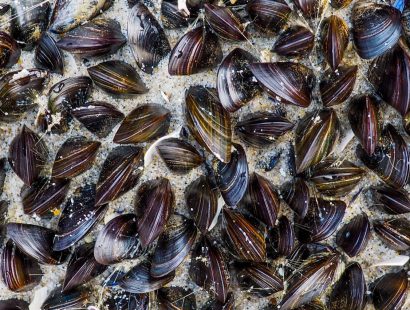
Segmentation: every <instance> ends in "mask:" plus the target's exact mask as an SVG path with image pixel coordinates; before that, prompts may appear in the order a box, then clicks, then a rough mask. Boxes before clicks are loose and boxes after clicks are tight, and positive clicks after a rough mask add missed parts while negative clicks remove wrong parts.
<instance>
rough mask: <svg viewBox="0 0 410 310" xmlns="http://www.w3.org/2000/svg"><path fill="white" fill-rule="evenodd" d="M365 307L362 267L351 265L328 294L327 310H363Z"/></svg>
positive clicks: (364, 282)
mask: <svg viewBox="0 0 410 310" xmlns="http://www.w3.org/2000/svg"><path fill="white" fill-rule="evenodd" d="M365 306H366V280H365V278H364V274H363V270H362V267H360V265H359V264H358V263H351V264H350V265H349V266H348V267H347V268H346V269H345V271H344V272H343V274H342V276H341V277H340V279H339V280H338V281H337V282H336V284H335V286H334V287H333V290H332V293H331V294H330V298H329V302H328V308H329V310H352V309H355V310H363V309H364V308H365Z"/></svg>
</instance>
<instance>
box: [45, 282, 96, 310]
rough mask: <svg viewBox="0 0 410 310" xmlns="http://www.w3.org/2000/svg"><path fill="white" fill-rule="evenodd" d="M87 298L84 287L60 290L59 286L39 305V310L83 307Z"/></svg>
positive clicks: (65, 309)
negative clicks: (65, 290) (67, 290)
mask: <svg viewBox="0 0 410 310" xmlns="http://www.w3.org/2000/svg"><path fill="white" fill-rule="evenodd" d="M88 298H89V293H88V292H87V291H85V290H84V289H72V290H71V291H69V292H64V291H62V289H61V287H58V288H56V289H54V290H53V291H52V292H51V293H50V295H49V296H48V297H47V299H46V300H45V301H44V303H43V305H42V306H41V310H71V309H83V308H84V306H85V305H86V303H87V300H88Z"/></svg>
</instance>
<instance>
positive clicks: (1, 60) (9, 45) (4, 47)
mask: <svg viewBox="0 0 410 310" xmlns="http://www.w3.org/2000/svg"><path fill="white" fill-rule="evenodd" d="M20 54H21V50H20V47H19V46H18V44H17V42H16V40H14V39H13V38H12V37H11V36H10V35H9V34H8V33H7V32H4V31H0V68H10V67H12V66H13V65H15V64H16V63H17V61H18V60H19V58H20Z"/></svg>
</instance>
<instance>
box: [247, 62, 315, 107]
mask: <svg viewBox="0 0 410 310" xmlns="http://www.w3.org/2000/svg"><path fill="white" fill-rule="evenodd" d="M250 68H251V71H252V73H253V75H254V76H255V78H256V79H257V80H258V82H259V84H260V85H261V86H262V87H263V89H264V90H265V91H266V92H267V93H268V94H269V95H270V96H272V97H273V98H276V99H277V100H278V101H279V102H283V103H287V104H293V105H296V106H300V107H303V108H306V107H308V106H309V105H310V102H311V96H312V94H311V93H312V87H313V83H314V75H313V72H312V70H311V69H309V68H308V67H306V66H304V65H302V64H300V63H293V62H271V63H253V64H251V65H250Z"/></svg>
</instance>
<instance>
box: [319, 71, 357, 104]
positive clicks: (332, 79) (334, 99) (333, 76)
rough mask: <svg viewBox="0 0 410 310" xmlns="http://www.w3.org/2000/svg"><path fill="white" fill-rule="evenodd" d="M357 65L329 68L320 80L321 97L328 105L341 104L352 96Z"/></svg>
mask: <svg viewBox="0 0 410 310" xmlns="http://www.w3.org/2000/svg"><path fill="white" fill-rule="evenodd" d="M356 76H357V66H351V67H343V66H340V67H339V68H338V69H337V70H336V71H333V70H329V71H326V72H325V74H324V78H323V79H322V80H321V82H320V85H319V86H320V97H321V98H322V102H323V105H324V106H326V107H330V106H334V105H337V104H341V103H343V102H344V101H346V100H347V98H349V97H350V95H351V93H352V91H353V88H354V85H355V83H356Z"/></svg>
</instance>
